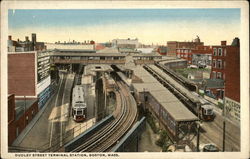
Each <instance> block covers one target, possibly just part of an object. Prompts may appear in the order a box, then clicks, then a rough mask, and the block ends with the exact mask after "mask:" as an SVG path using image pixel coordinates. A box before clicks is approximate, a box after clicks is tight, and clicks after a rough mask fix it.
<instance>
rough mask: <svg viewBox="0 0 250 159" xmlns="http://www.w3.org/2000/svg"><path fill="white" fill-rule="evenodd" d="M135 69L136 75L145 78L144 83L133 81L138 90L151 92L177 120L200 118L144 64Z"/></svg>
mask: <svg viewBox="0 0 250 159" xmlns="http://www.w3.org/2000/svg"><path fill="white" fill-rule="evenodd" d="M133 70H134V73H135V75H136V76H138V77H139V78H141V79H142V80H143V83H132V85H133V87H134V88H135V89H136V90H137V91H138V92H143V91H146V92H149V93H150V94H151V96H152V97H153V98H155V100H156V101H158V102H159V104H161V105H162V106H163V108H165V109H166V111H167V112H168V113H169V114H170V115H171V116H172V117H173V118H174V119H175V120H176V121H194V120H198V118H197V116H196V115H194V114H193V113H192V112H191V111H189V110H188V109H187V108H186V106H185V105H184V104H183V103H181V101H180V100H179V99H178V98H177V97H175V95H173V94H172V93H171V92H170V91H169V90H168V89H167V88H165V87H164V86H163V85H162V84H160V83H159V82H158V81H157V80H156V79H155V78H154V77H153V76H152V75H151V74H149V73H148V72H147V71H146V70H145V69H144V68H143V67H142V66H137V67H135V68H134V69H133Z"/></svg>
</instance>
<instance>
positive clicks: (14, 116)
mask: <svg viewBox="0 0 250 159" xmlns="http://www.w3.org/2000/svg"><path fill="white" fill-rule="evenodd" d="M37 112H38V100H37V99H35V98H34V99H31V98H29V99H26V98H25V99H18V100H17V99H16V98H15V95H14V94H11V95H9V96H8V145H9V146H10V145H12V143H13V142H14V141H15V139H16V138H17V137H18V136H19V134H20V133H21V132H22V131H23V130H24V129H25V127H26V126H27V125H28V124H29V123H30V122H31V120H32V119H33V118H34V117H35V115H36V114H37Z"/></svg>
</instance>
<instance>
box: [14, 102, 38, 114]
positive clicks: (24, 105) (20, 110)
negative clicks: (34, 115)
mask: <svg viewBox="0 0 250 159" xmlns="http://www.w3.org/2000/svg"><path fill="white" fill-rule="evenodd" d="M36 101H37V99H26V100H17V99H16V100H15V104H16V107H15V110H16V119H19V118H20V117H21V116H22V115H23V114H24V112H25V111H26V110H27V109H29V108H30V107H31V106H32V105H33V104H34V103H35V102H36Z"/></svg>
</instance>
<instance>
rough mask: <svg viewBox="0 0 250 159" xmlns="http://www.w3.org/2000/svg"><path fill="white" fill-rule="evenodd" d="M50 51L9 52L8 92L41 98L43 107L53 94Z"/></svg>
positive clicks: (39, 102)
mask: <svg viewBox="0 0 250 159" xmlns="http://www.w3.org/2000/svg"><path fill="white" fill-rule="evenodd" d="M49 69H50V60H49V53H48V52H37V51H28V52H9V53H8V93H9V94H15V95H16V98H24V97H27V98H39V100H38V104H39V108H41V107H43V106H44V104H45V103H46V101H47V100H48V99H49V97H50V95H51V88H50V84H51V79H50V73H49V71H50V70H49Z"/></svg>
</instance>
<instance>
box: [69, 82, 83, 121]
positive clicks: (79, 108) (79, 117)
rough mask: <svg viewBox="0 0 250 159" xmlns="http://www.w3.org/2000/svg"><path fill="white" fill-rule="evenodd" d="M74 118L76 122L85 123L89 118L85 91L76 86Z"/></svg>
mask: <svg viewBox="0 0 250 159" xmlns="http://www.w3.org/2000/svg"><path fill="white" fill-rule="evenodd" d="M72 117H73V119H74V120H75V121H76V122H81V121H84V120H85V119H86V117H87V105H86V102H85V99H84V90H83V87H82V86H81V85H76V86H75V87H74V88H73V93H72Z"/></svg>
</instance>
